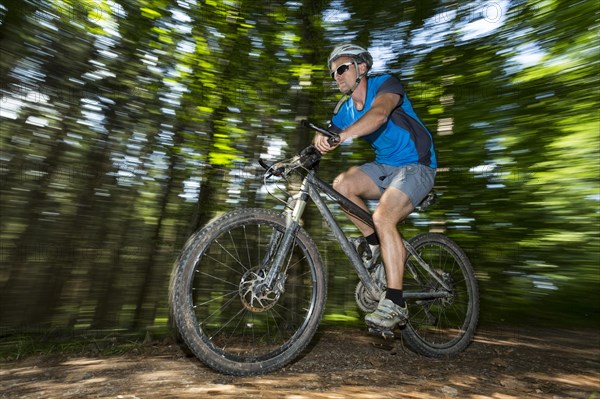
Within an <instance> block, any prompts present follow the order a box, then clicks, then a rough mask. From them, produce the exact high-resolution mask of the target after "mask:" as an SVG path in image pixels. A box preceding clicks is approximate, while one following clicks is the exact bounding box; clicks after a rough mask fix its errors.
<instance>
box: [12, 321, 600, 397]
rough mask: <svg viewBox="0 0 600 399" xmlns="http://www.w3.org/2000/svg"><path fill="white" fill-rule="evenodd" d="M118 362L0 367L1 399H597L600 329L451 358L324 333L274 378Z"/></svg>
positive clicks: (55, 361)
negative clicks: (431, 357) (429, 357)
mask: <svg viewBox="0 0 600 399" xmlns="http://www.w3.org/2000/svg"><path fill="white" fill-rule="evenodd" d="M135 352H137V353H131V354H128V355H120V356H94V355H92V354H90V355H81V356H35V357H28V358H26V359H23V360H20V361H16V362H4V363H0V398H2V399H4V398H10V399H13V398H14V399H16V398H44V399H53V398H120V399H133V398H140V399H146V398H161V399H162V398H209V397H210V398H217V399H224V398H232V399H233V398H235V399H239V398H266V399H303V398H332V399H343V398H350V399H366V398H369V399H379V398H390V399H391V398H394V399H395V398H420V399H430V398H431V399H434V398H435V399H438V398H469V399H487V398H490V399H511V398H519V399H521V398H533V399H536V398H540V399H542V398H543V399H548V398H550V399H552V398H554V399H559V398H561V399H562V398H578V399H579V398H581V399H600V331H590V330H587V331H584V332H582V331H568V330H534V329H514V330H509V329H505V330H491V329H487V330H486V329H484V330H482V331H479V333H478V335H477V337H476V340H475V342H474V343H473V344H472V345H471V346H470V347H469V348H468V349H467V350H466V351H465V352H464V353H463V354H461V355H459V356H458V357H456V358H453V359H445V360H440V359H428V358H424V357H421V356H418V355H415V354H413V353H411V352H409V351H408V350H405V349H403V347H402V343H401V341H400V340H395V341H393V342H389V341H383V340H380V339H378V338H375V337H370V336H368V335H366V334H365V333H364V331H362V330H360V329H324V330H322V331H320V332H319V333H318V335H317V337H316V338H315V340H314V344H313V345H312V346H311V347H310V348H309V350H308V351H306V353H305V354H304V355H303V356H302V357H301V358H300V359H298V360H297V361H296V362H294V363H292V364H291V365H289V366H288V367H286V368H285V369H283V370H281V371H278V372H276V373H273V374H269V375H264V376H258V377H231V376H225V375H221V374H218V373H215V372H213V371H211V370H210V369H208V368H207V367H205V366H204V365H202V364H201V363H200V362H199V361H197V360H196V359H195V358H193V357H188V356H186V354H185V353H184V352H183V351H182V350H181V349H180V348H179V347H178V346H177V345H175V344H169V343H162V344H155V345H148V346H145V347H143V348H141V349H140V350H137V351H135Z"/></svg>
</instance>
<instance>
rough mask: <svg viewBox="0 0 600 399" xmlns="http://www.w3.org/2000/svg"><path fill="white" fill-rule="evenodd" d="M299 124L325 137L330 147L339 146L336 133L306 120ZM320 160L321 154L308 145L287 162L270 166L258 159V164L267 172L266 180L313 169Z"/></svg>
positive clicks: (338, 138) (338, 137)
mask: <svg viewBox="0 0 600 399" xmlns="http://www.w3.org/2000/svg"><path fill="white" fill-rule="evenodd" d="M301 124H302V126H304V127H308V128H310V129H313V130H315V131H317V132H319V133H321V134H324V135H325V136H327V137H328V138H327V142H328V143H329V145H331V146H334V145H336V144H339V142H340V136H339V135H338V134H337V133H334V132H332V131H330V130H327V129H324V128H321V127H319V126H317V125H314V124H313V123H311V122H309V121H307V120H303V121H302V122H301ZM320 160H321V153H320V152H319V150H317V149H316V148H315V146H313V145H309V146H308V147H306V148H305V149H303V150H302V151H300V153H299V154H298V155H296V156H295V157H293V158H291V159H289V160H285V161H279V162H276V163H274V164H272V165H268V164H267V163H266V162H265V161H264V160H263V159H260V158H259V159H258V163H259V164H260V166H262V167H263V168H264V169H265V170H266V171H267V172H266V173H265V175H266V177H267V178H268V177H271V176H286V175H288V174H289V173H291V172H292V171H294V170H295V169H298V168H303V169H306V170H311V169H314V168H315V167H316V166H317V165H318V164H319V161H320Z"/></svg>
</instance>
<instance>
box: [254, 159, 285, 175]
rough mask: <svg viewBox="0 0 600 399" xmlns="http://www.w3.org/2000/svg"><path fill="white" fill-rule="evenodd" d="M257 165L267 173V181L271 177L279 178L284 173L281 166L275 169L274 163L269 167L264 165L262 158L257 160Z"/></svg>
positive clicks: (275, 164) (283, 168)
mask: <svg viewBox="0 0 600 399" xmlns="http://www.w3.org/2000/svg"><path fill="white" fill-rule="evenodd" d="M258 163H259V164H260V166H262V167H263V168H264V169H265V170H266V171H268V174H266V175H265V177H266V178H267V179H268V178H269V177H271V176H281V175H283V174H284V172H285V167H283V166H279V167H277V164H278V163H279V162H277V163H274V164H272V165H269V164H268V163H266V162H265V161H264V159H262V158H258Z"/></svg>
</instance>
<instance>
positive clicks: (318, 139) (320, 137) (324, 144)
mask: <svg viewBox="0 0 600 399" xmlns="http://www.w3.org/2000/svg"><path fill="white" fill-rule="evenodd" d="M327 139H328V137H327V136H325V135H324V134H321V133H317V134H316V135H315V138H314V140H313V145H314V146H315V147H316V148H317V150H319V152H320V153H321V154H326V153H328V152H329V151H331V150H333V149H334V148H336V147H337V146H338V145H340V143H341V140H340V142H339V143H337V144H335V145H330V144H329V142H328V141H327Z"/></svg>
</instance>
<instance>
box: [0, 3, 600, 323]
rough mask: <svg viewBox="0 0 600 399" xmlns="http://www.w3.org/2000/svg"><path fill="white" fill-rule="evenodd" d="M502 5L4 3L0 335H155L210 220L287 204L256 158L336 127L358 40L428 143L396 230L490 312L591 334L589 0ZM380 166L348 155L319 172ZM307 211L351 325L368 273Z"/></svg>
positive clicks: (594, 8) (594, 288)
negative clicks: (407, 101)
mask: <svg viewBox="0 0 600 399" xmlns="http://www.w3.org/2000/svg"><path fill="white" fill-rule="evenodd" d="M491 4H492V3H490V4H488V5H487V6H486V5H485V4H484V5H481V4H480V3H476V2H467V3H460V4H458V3H452V4H449V3H445V2H439V1H422V2H402V4H400V5H398V7H389V5H388V4H387V3H377V4H375V3H365V2H358V1H351V0H346V1H340V2H338V1H336V2H329V1H321V0H303V1H301V2H284V1H278V0H275V1H269V2H250V1H227V2H224V1H199V2H188V1H185V0H179V1H175V0H172V1H169V0H145V1H135V2H134V1H125V0H122V1H118V0H117V1H112V2H107V1H102V2H98V1H87V0H86V1H84V0H79V1H75V0H74V1H59V0H56V1H51V2H43V1H28V2H18V1H9V2H5V3H4V5H3V6H0V43H1V46H0V48H1V55H2V56H1V57H0V78H1V87H0V90H1V91H0V97H1V98H0V101H1V107H0V111H1V112H0V149H1V156H0V176H1V182H2V185H1V188H0V190H1V191H0V193H1V197H0V207H1V208H0V209H1V216H2V217H1V221H0V223H1V224H0V226H1V231H0V260H1V262H2V263H1V266H0V320H1V321H2V323H1V325H0V330H2V331H5V332H15V331H16V332H19V331H21V330H26V329H31V328H41V329H54V328H57V329H61V330H70V331H76V332H87V331H95V330H113V329H120V331H140V330H145V329H148V328H155V327H157V326H159V327H164V326H165V325H166V320H167V319H168V304H167V303H166V299H167V294H166V292H167V289H168V283H169V274H170V268H171V265H172V263H173V261H174V260H175V259H176V257H177V254H178V252H179V250H180V248H181V247H182V245H183V243H184V242H185V240H186V239H187V237H188V236H189V235H190V234H191V233H192V232H193V231H194V230H196V229H197V228H198V227H199V226H201V225H203V224H204V223H206V222H207V221H208V220H210V219H211V218H212V217H214V216H215V215H217V214H219V213H220V212H223V211H225V210H227V209H230V208H232V207H237V206H255V205H265V206H270V205H271V204H274V203H276V201H272V200H271V199H270V198H268V197H267V196H266V195H265V194H264V190H263V188H264V187H263V184H262V180H261V177H260V168H259V167H258V166H257V165H256V162H255V160H256V159H257V158H258V157H259V156H263V157H264V156H265V155H267V154H269V157H271V159H276V158H278V157H283V156H287V155H290V154H292V153H295V152H297V151H298V150H300V149H301V148H303V147H304V146H305V145H307V144H308V143H309V142H310V140H311V136H310V134H309V133H308V132H307V131H306V130H305V129H302V128H299V127H298V124H297V120H299V119H304V118H309V119H312V120H314V121H315V122H317V123H321V124H325V123H326V121H327V120H328V119H329V118H330V116H331V111H332V109H333V107H334V106H335V103H336V102H337V100H338V98H339V93H337V92H336V90H335V88H334V87H333V85H332V84H331V81H330V79H329V77H328V71H327V70H326V65H325V59H326V57H327V54H328V52H329V50H330V49H331V48H332V47H333V46H334V45H335V44H336V43H339V42H342V41H349V40H356V41H357V42H359V43H361V44H362V45H365V46H367V47H369V48H370V49H371V50H372V51H373V54H374V55H376V58H377V62H376V65H375V71H374V72H375V73H381V72H388V71H391V72H393V73H397V74H399V76H400V77H401V79H402V80H403V81H404V82H405V84H406V87H407V89H408V93H409V96H410V98H411V100H412V101H413V103H414V104H415V106H416V108H417V110H418V112H419V114H420V115H421V116H422V117H423V119H424V121H425V122H426V124H427V125H428V126H429V127H430V129H431V131H432V132H433V134H434V138H435V141H436V146H437V151H438V157H439V160H440V170H439V173H438V177H437V183H436V190H437V191H438V193H439V194H440V201H439V204H438V205H437V206H436V207H434V208H432V210H431V211H428V212H427V213H426V214H419V215H413V216H411V218H410V219H409V221H408V222H406V223H405V224H403V225H402V226H401V230H402V231H403V233H404V234H406V235H409V236H410V235H412V234H416V233H418V232H420V231H423V230H435V231H444V232H446V233H447V234H449V235H450V236H452V237H453V238H454V239H456V240H457V241H458V242H459V243H460V244H461V245H462V246H463V247H464V248H466V249H467V251H468V253H469V255H470V257H471V260H472V262H473V264H474V265H475V268H476V270H477V273H478V277H479V279H480V283H481V288H482V298H483V308H482V318H483V321H484V322H486V323H500V322H501V323H506V322H510V323H519V322H527V323H539V324H548V325H555V324H557V323H558V324H569V325H572V324H577V325H585V324H587V325H594V326H597V325H598V320H599V319H600V318H599V317H598V316H600V313H599V305H598V304H599V303H600V296H599V295H600V294H598V292H600V290H598V285H599V283H600V272H599V269H598V264H600V248H599V246H600V242H599V240H600V237H599V234H598V226H599V223H598V222H599V211H598V201H599V200H600V190H599V183H598V177H599V172H600V170H599V169H600V159H599V151H598V150H599V137H600V134H599V133H600V132H599V114H598V109H599V101H600V96H599V94H600V93H599V87H600V86H599V76H600V74H599V73H598V72H599V61H598V60H599V59H600V57H599V55H600V54H599V49H598V46H597V45H595V40H594V39H595V38H596V37H597V31H598V25H597V21H596V16H597V13H598V4H597V2H594V1H580V2H569V1H560V0H556V1H534V0H529V1H525V0H523V1H517V0H513V1H509V2H506V7H505V8H502V11H501V14H502V15H500V16H499V18H498V19H494V18H492V17H493V15H491V14H487V13H489V12H491V11H492V10H490V9H488V8H489V7H491ZM493 4H500V3H493ZM486 7H488V8H486ZM486 12H487V13H486ZM500 17H501V18H500ZM472 23H479V24H480V25H477V26H480V27H481V26H484V27H485V29H483V30H481V31H478V32H476V33H473V32H474V31H473V30H472V29H471V28H472V27H473V25H471V24H472ZM475 25H476V24H475ZM370 159H372V154H371V152H370V150H369V148H367V146H366V145H364V144H360V143H353V144H352V145H351V146H343V147H342V149H341V150H340V151H339V152H338V153H336V154H335V156H332V157H329V158H327V159H325V160H324V161H323V162H322V167H321V169H322V171H321V175H322V176H323V177H324V178H326V179H329V180H331V179H333V177H334V176H335V175H336V174H338V173H339V172H340V171H341V170H343V169H345V168H346V167H348V166H349V165H356V164H359V163H361V162H364V161H365V160H370ZM309 212H314V211H311V210H309ZM311 215H312V216H311ZM314 215H315V214H314V213H312V214H311V213H308V214H307V220H306V225H307V226H306V227H307V228H308V229H309V231H310V232H311V234H313V235H314V238H315V241H317V242H320V243H323V244H322V245H321V247H322V248H321V249H322V254H323V257H324V259H326V260H327V264H328V267H329V275H330V282H331V287H330V290H329V292H330V297H329V302H328V307H327V316H326V320H327V322H331V323H335V322H338V323H342V322H347V323H353V322H356V321H357V320H358V321H360V319H361V317H362V316H361V315H360V314H359V313H358V311H357V308H356V305H355V304H354V294H353V293H354V286H355V284H356V277H355V276H354V275H353V272H352V271H351V270H350V268H349V266H348V265H347V262H346V260H345V259H344V257H343V255H342V254H341V252H340V250H339V248H337V247H336V245H335V243H332V242H331V241H330V240H329V239H328V237H327V234H326V232H325V231H324V225H323V224H322V223H320V220H318V219H317V218H316V216H315V217H313V216H314ZM340 216H341V215H340ZM341 218H343V216H341ZM345 228H347V229H348V230H349V231H351V230H352V226H351V225H349V224H348V225H346V226H345Z"/></svg>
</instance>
